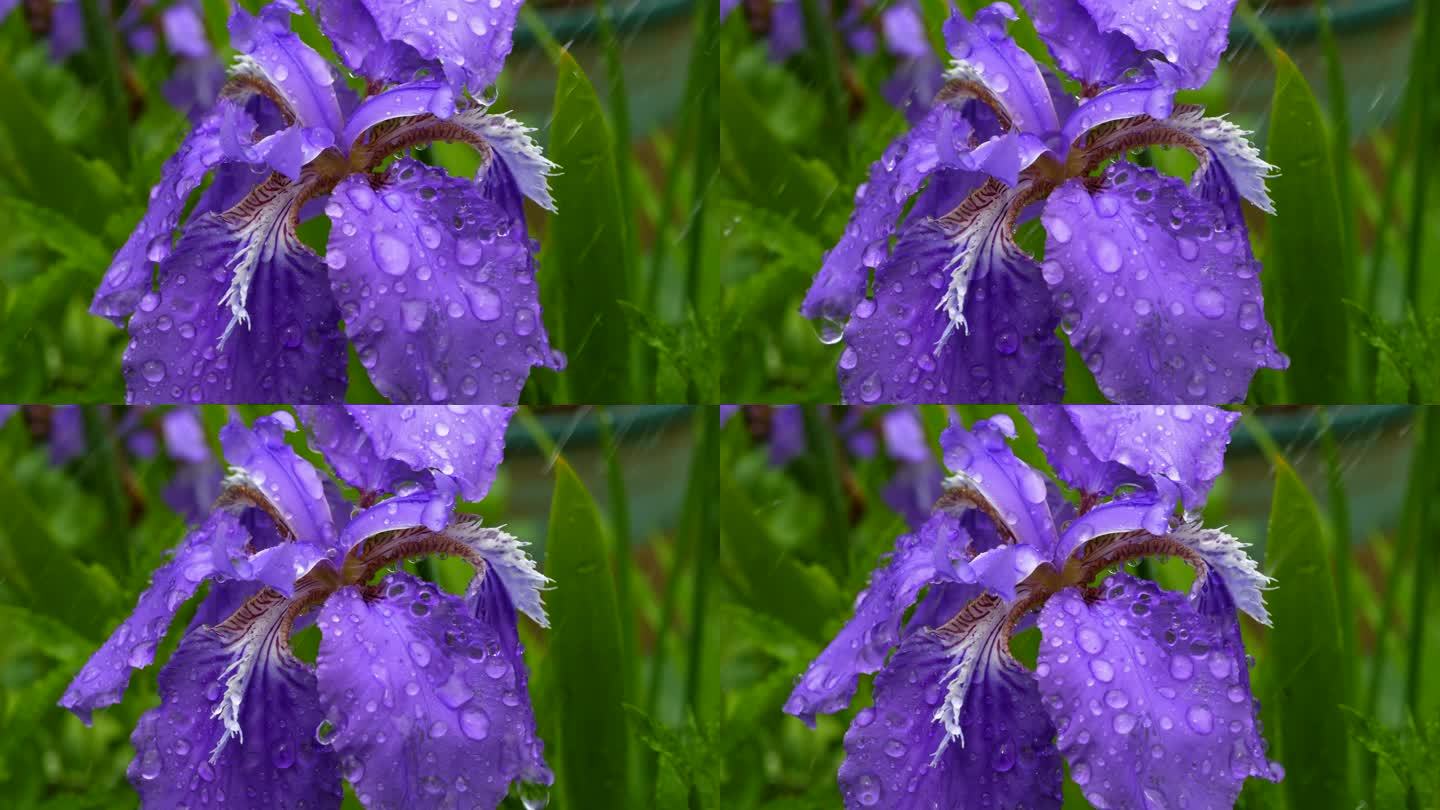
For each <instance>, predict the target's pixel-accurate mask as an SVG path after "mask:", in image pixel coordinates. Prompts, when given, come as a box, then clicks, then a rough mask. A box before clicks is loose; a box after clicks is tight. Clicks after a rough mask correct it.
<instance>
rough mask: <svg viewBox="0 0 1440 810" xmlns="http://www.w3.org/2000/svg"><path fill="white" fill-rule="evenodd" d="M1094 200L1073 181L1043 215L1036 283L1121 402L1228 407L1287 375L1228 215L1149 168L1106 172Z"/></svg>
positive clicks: (1254, 270)
mask: <svg viewBox="0 0 1440 810" xmlns="http://www.w3.org/2000/svg"><path fill="white" fill-rule="evenodd" d="M1105 177H1106V180H1105V185H1104V186H1102V187H1101V188H1100V189H1099V190H1098V191H1096V192H1095V193H1094V194H1091V193H1090V192H1089V191H1087V190H1086V188H1085V185H1084V183H1082V182H1081V181H1079V180H1071V181H1069V182H1068V183H1066V184H1065V185H1063V186H1061V187H1060V188H1058V189H1056V190H1055V192H1054V193H1053V194H1052V195H1051V196H1050V199H1049V201H1048V202H1047V203H1046V206H1045V213H1044V217H1043V218H1044V222H1045V227H1046V230H1047V231H1048V232H1049V238H1048V240H1047V241H1046V249H1045V255H1046V259H1045V264H1044V276H1045V281H1046V283H1048V284H1049V285H1050V288H1051V290H1053V291H1054V293H1055V296H1056V301H1057V302H1058V303H1059V305H1060V307H1061V309H1062V312H1063V315H1062V321H1063V323H1064V325H1065V331H1066V332H1067V333H1069V334H1070V336H1071V342H1072V343H1073V344H1074V346H1075V348H1076V349H1077V350H1078V351H1079V352H1080V354H1081V356H1082V357H1084V358H1085V362H1086V365H1087V366H1088V367H1089V368H1090V370H1091V372H1092V373H1093V374H1094V375H1095V379H1096V381H1097V382H1098V383H1099V384H1100V390H1101V392H1103V393H1104V394H1105V396H1106V397H1108V398H1110V399H1111V400H1114V401H1118V402H1233V401H1238V400H1240V399H1243V398H1244V396H1245V392H1246V391H1247V390H1248V389H1249V385H1250V378H1251V377H1253V376H1254V374H1255V372H1256V371H1257V370H1258V369H1260V368H1277V369H1279V368H1285V367H1286V365H1288V360H1286V358H1285V357H1284V355H1282V354H1280V353H1279V351H1277V350H1276V348H1275V343H1274V338H1273V336H1272V334H1271V331H1270V325H1269V324H1268V323H1267V322H1266V321H1265V318H1264V311H1263V307H1264V300H1263V297H1262V294H1261V289H1260V279H1259V272H1260V266H1259V264H1258V263H1256V262H1255V261H1254V260H1253V259H1251V258H1250V256H1249V254H1248V252H1247V251H1245V250H1244V249H1242V248H1241V247H1239V246H1238V244H1237V240H1236V236H1235V234H1234V233H1233V232H1231V230H1230V228H1229V225H1228V224H1227V222H1226V220H1225V217H1224V214H1223V213H1222V212H1221V211H1220V209H1219V208H1217V207H1216V206H1215V205H1213V204H1211V203H1209V202H1206V201H1205V200H1202V199H1200V198H1198V197H1196V196H1195V195H1193V194H1192V193H1191V192H1190V191H1189V190H1188V189H1187V188H1186V187H1185V184H1184V183H1183V182H1181V181H1179V180H1177V179H1175V178H1170V177H1165V176H1163V175H1160V174H1158V173H1157V172H1155V170H1153V169H1148V168H1140V167H1138V166H1133V165H1131V164H1128V163H1123V162H1121V163H1116V164H1113V165H1112V166H1111V167H1110V169H1108V170H1107V172H1106V175H1105Z"/></svg>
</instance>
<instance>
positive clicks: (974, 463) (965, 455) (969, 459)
mask: <svg viewBox="0 0 1440 810" xmlns="http://www.w3.org/2000/svg"><path fill="white" fill-rule="evenodd" d="M1013 438H1015V423H1014V422H1012V421H1011V420H1010V417H1008V416H1006V415H1004V414H997V415H995V416H992V417H990V418H989V419H982V420H980V421H977V422H976V423H975V424H974V425H973V426H972V427H971V428H970V430H966V429H965V427H964V426H963V425H961V424H960V423H959V421H954V422H952V423H951V425H950V427H948V428H946V429H945V432H944V433H942V434H940V446H941V447H942V448H944V450H945V466H946V467H949V468H950V471H951V473H952V475H951V477H950V478H948V479H946V481H945V495H943V496H942V497H941V500H940V503H939V504H938V507H939V508H943V509H945V510H946V511H948V512H950V513H952V514H956V515H961V514H964V513H965V512H966V511H969V510H971V509H976V510H979V512H981V513H982V514H984V515H985V516H986V517H988V518H989V519H990V522H991V523H992V524H994V526H995V527H996V528H997V529H999V530H1000V531H1001V533H1002V536H1007V537H1008V538H1009V541H1010V542H1012V543H1021V544H1025V545H1029V546H1031V547H1033V548H1034V549H1035V550H1036V551H1038V552H1040V553H1041V554H1042V555H1043V556H1046V557H1048V556H1049V555H1050V553H1051V552H1052V550H1053V549H1054V547H1055V544H1056V542H1057V540H1058V537H1057V536H1056V533H1055V520H1054V517H1053V516H1052V515H1051V514H1050V506H1049V504H1048V502H1047V498H1048V496H1049V491H1048V489H1047V488H1046V486H1045V477H1044V476H1042V475H1041V474H1040V473H1039V472H1037V471H1036V470H1035V469H1034V468H1033V467H1031V466H1030V465H1028V464H1026V463H1025V462H1023V461H1021V460H1020V459H1018V458H1016V457H1015V453H1014V452H1013V451H1011V449H1010V444H1009V441H1008V440H1009V439H1013Z"/></svg>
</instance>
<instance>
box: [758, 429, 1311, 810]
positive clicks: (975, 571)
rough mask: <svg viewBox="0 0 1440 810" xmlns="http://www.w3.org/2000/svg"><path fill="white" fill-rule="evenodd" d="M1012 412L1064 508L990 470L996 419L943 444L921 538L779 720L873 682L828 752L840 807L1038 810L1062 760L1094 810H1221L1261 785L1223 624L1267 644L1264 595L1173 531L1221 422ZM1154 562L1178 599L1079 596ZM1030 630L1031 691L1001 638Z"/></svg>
mask: <svg viewBox="0 0 1440 810" xmlns="http://www.w3.org/2000/svg"><path fill="white" fill-rule="evenodd" d="M1025 413H1026V415H1027V416H1028V418H1029V419H1030V421H1031V423H1032V424H1033V425H1034V427H1035V429H1036V432H1037V433H1038V434H1039V438H1040V446H1041V448H1042V449H1043V450H1044V451H1045V454H1046V456H1047V458H1048V459H1049V460H1050V463H1051V464H1052V465H1053V466H1054V468H1055V469H1056V471H1057V472H1058V474H1059V476H1060V478H1061V479H1062V480H1064V481H1065V482H1066V483H1067V484H1069V485H1070V486H1071V487H1073V488H1074V489H1075V490H1077V491H1078V493H1079V499H1078V500H1079V503H1078V506H1077V505H1076V504H1075V503H1072V502H1071V501H1070V500H1068V499H1066V498H1065V497H1064V496H1063V495H1062V493H1061V490H1060V488H1059V487H1058V486H1057V485H1056V484H1055V482H1053V481H1050V480H1047V479H1046V478H1045V477H1044V476H1043V475H1041V473H1040V472H1038V471H1036V470H1035V469H1033V468H1031V467H1030V466H1029V465H1027V464H1025V463H1024V462H1022V461H1020V460H1019V459H1018V458H1016V457H1015V455H1014V454H1013V453H1012V452H1011V449H1010V447H1009V444H1008V441H1007V440H1008V439H1012V438H1014V436H1015V426H1014V424H1013V423H1012V422H1011V421H1010V419H1009V418H1008V417H1005V416H996V417H992V418H991V419H989V420H984V421H980V422H977V423H975V424H974V425H973V426H972V427H971V429H969V430H966V429H965V428H964V427H963V426H961V425H960V424H959V423H954V424H952V425H951V427H950V428H949V429H947V430H946V431H945V433H944V435H943V436H942V437H941V444H942V446H943V447H944V451H945V463H946V466H948V467H949V468H950V471H951V473H952V474H951V476H950V477H949V478H947V479H946V481H945V493H944V495H942V496H941V498H940V499H939V501H938V502H937V503H936V504H935V508H934V512H933V513H932V515H931V516H930V519H929V520H928V521H927V522H926V523H925V525H924V526H923V527H922V528H921V529H920V530H919V531H917V532H915V533H913V534H907V535H903V536H901V537H900V538H899V539H898V540H897V541H896V547H895V551H894V552H893V553H892V554H891V555H890V557H889V558H888V560H886V561H885V563H884V564H883V565H882V566H881V567H880V568H878V569H876V570H875V572H874V573H873V574H872V575H871V577H870V584H869V587H868V588H867V589H866V590H865V591H864V592H862V593H861V594H860V596H859V598H858V599H857V601H856V603H855V615H854V617H853V618H852V619H851V620H850V622H849V623H848V624H846V625H845V627H844V628H843V629H841V631H840V633H839V634H838V635H837V636H836V637H835V639H834V640H833V641H832V642H831V643H830V645H829V646H828V647H826V648H825V650H824V651H823V652H822V653H821V654H820V656H819V657H818V658H817V659H816V660H815V661H814V662H813V663H812V664H811V665H810V667H809V668H808V669H807V670H806V672H805V674H804V676H803V677H802V678H801V679H800V680H799V681H798V682H797V684H796V686H795V689H794V691H793V692H792V693H791V695H790V699H789V701H788V702H787V703H786V705H785V711H786V712H788V713H790V714H793V715H795V716H797V717H800V718H801V719H803V720H804V721H805V722H807V723H810V724H812V725H813V723H814V719H815V715H816V714H818V713H829V712H836V711H840V710H842V709H844V708H845V707H846V706H847V705H848V704H849V703H850V701H851V699H852V698H853V697H854V695H855V690H856V686H857V682H858V677H859V675H860V674H861V673H873V672H878V673H879V674H878V675H877V676H876V677H875V682H874V687H873V696H874V706H873V707H867V708H865V709H862V710H861V711H860V712H859V713H858V714H857V715H856V716H855V719H854V722H853V723H852V724H851V726H850V730H849V731H848V733H846V735H845V750H846V757H845V760H844V762H843V763H842V764H841V766H840V772H839V782H840V788H841V792H842V794H843V795H844V799H845V804H846V806H847V807H849V808H861V807H876V808H880V807H889V808H898V807H949V808H1002V807H1021V806H1024V807H1032V808H1034V807H1042V808H1043V807H1056V808H1058V807H1060V804H1061V761H1060V760H1061V756H1062V755H1063V756H1064V758H1065V759H1066V760H1067V761H1068V762H1069V764H1070V773H1071V776H1072V778H1073V779H1074V781H1075V782H1076V784H1078V785H1079V786H1080V788H1081V790H1082V791H1083V792H1084V794H1085V796H1086V798H1088V799H1089V800H1090V801H1091V803H1092V804H1094V805H1095V806H1096V807H1206V808H1218V807H1230V806H1232V805H1233V804H1234V802H1235V799H1236V797H1237V796H1238V795H1239V792H1240V788H1241V785H1242V783H1243V782H1244V780H1245V779H1246V778H1248V777H1251V776H1256V777H1260V778H1263V779H1269V780H1272V781H1276V780H1279V779H1280V778H1281V776H1282V774H1283V772H1282V770H1281V768H1280V766H1278V765H1276V764H1274V763H1272V762H1270V761H1269V759H1268V758H1267V757H1266V754H1265V750H1266V746H1265V743H1264V741H1263V740H1262V739H1261V737H1260V731H1259V721H1258V718H1257V711H1258V705H1257V703H1256V701H1255V699H1254V696H1253V694H1252V692H1251V688H1250V675H1249V669H1248V664H1247V660H1246V655H1245V649H1244V647H1243V645H1242V642H1241V636H1240V625H1239V622H1238V614H1237V613H1236V611H1237V609H1238V610H1240V611H1244V612H1245V613H1248V614H1249V615H1250V616H1252V617H1253V618H1255V619H1256V620H1257V621H1259V622H1262V623H1267V624H1268V622H1269V617H1268V615H1267V613H1266V610H1265V605H1264V601H1263V594H1262V592H1263V591H1264V590H1265V589H1267V588H1268V587H1269V586H1270V584H1271V580H1270V579H1269V578H1268V577H1266V576H1265V575H1264V574H1262V573H1261V572H1260V571H1259V569H1258V568H1257V566H1256V564H1255V562H1254V561H1253V560H1252V559H1250V557H1249V556H1248V555H1247V554H1246V552H1245V545H1244V544H1243V543H1241V542H1240V541H1238V540H1237V539H1236V538H1234V537H1232V536H1231V535H1229V534H1226V533H1225V532H1224V531H1221V530H1217V529H1207V528H1205V527H1203V526H1201V525H1200V524H1199V523H1198V521H1196V520H1194V519H1193V518H1190V517H1186V518H1183V519H1182V518H1177V517H1175V516H1174V512H1175V507H1176V506H1177V505H1183V507H1184V510H1185V512H1186V513H1187V514H1189V513H1192V512H1194V511H1195V510H1198V509H1199V507H1200V506H1201V504H1202V503H1203V502H1204V499H1205V495H1206V493H1207V492H1208V491H1209V489H1210V486H1211V484H1212V483H1213V482H1214V480H1215V478H1216V476H1218V475H1219V473H1220V470H1221V465H1222V463H1223V457H1224V452H1225V446H1226V444H1227V443H1228V442H1229V439H1230V430H1231V427H1232V426H1233V425H1234V423H1235V421H1236V419H1237V415H1236V414H1233V413H1227V412H1225V411H1222V410H1218V409H1215V408H1208V407H1203V406H1196V407H1190V406H1183V405H1182V406H1175V407H1173V408H1163V407H1162V408H1151V407H1144V406H1135V407H1129V406H1127V407H1113V406H1079V407H1073V408H1061V407H1059V406H1034V407H1030V408H1028V409H1027V410H1026V411H1025ZM1156 554H1158V555H1170V556H1175V557H1179V558H1181V559H1184V560H1186V561H1187V562H1189V563H1190V564H1191V565H1192V566H1193V567H1194V568H1195V570H1196V572H1197V576H1196V580H1195V586H1194V588H1193V589H1192V590H1191V592H1190V593H1189V594H1183V593H1174V592H1170V591H1165V590H1162V589H1160V588H1159V587H1157V586H1156V585H1155V583H1153V582H1150V581H1148V580H1142V579H1137V578H1135V577H1133V576H1131V575H1129V574H1127V573H1123V572H1119V573H1114V574H1112V575H1110V576H1109V577H1108V578H1107V579H1105V580H1104V581H1103V582H1102V583H1101V584H1100V585H1098V586H1092V585H1091V584H1090V583H1092V582H1094V581H1095V577H1096V576H1097V575H1099V574H1101V573H1102V572H1103V571H1105V570H1106V569H1107V568H1111V567H1119V566H1123V565H1124V564H1125V563H1126V562H1129V561H1132V560H1135V559H1137V558H1139V557H1142V556H1147V555H1156ZM917 600H918V601H917ZM912 603H913V604H915V609H914V613H913V614H912V615H911V616H910V618H909V619H908V620H907V619H906V618H905V616H906V612H907V611H908V610H909V609H910V607H911V605H912ZM1037 611H1038V620H1037V618H1036V615H1035V613H1036V612H1037ZM1037 623H1038V626H1039V628H1040V632H1041V635H1042V640H1041V642H1040V652H1039V658H1038V661H1037V664H1036V666H1035V669H1034V671H1033V672H1032V671H1030V670H1029V669H1027V668H1026V667H1025V666H1024V665H1022V664H1020V663H1019V662H1018V661H1016V659H1015V658H1013V657H1012V655H1011V652H1010V637H1011V635H1012V634H1013V633H1014V632H1016V631H1017V630H1024V629H1027V628H1029V627H1032V626H1035V625H1036V624H1037ZM892 648H894V649H895V652H894V655H893V656H890V657H889V658H888V660H887V655H889V653H890V650H891V649H892Z"/></svg>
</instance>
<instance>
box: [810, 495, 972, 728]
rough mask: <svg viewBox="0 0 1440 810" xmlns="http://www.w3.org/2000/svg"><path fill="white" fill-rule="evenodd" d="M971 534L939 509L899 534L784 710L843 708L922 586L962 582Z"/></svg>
mask: <svg viewBox="0 0 1440 810" xmlns="http://www.w3.org/2000/svg"><path fill="white" fill-rule="evenodd" d="M967 545H968V537H967V536H966V535H965V534H964V532H963V530H961V528H960V525H959V521H958V520H957V519H956V518H955V517H953V516H951V515H947V514H944V513H936V514H934V515H932V516H931V517H930V519H929V520H928V521H926V523H925V525H924V526H923V527H921V529H920V530H919V531H917V532H915V533H914V534H904V535H901V536H900V537H899V538H898V539H897V540H896V541H895V550H894V551H893V552H892V553H891V554H890V555H889V558H888V559H887V560H886V562H885V565H884V566H883V567H879V568H877V569H875V571H874V572H873V573H871V575H870V582H869V584H868V585H867V586H866V588H865V590H864V591H862V592H861V593H860V595H859V596H858V597H857V598H856V600H855V615H854V616H853V617H851V619H850V620H849V621H848V622H846V624H845V626H844V627H843V628H841V630H840V632H839V633H837V634H836V635H835V638H834V639H832V640H831V642H830V644H829V645H827V646H826V647H825V649H824V650H823V651H821V653H820V655H819V656H817V657H816V658H815V660H814V661H813V662H811V663H810V666H808V667H807V668H806V669H805V674H804V675H803V676H802V677H801V678H800V679H799V680H798V681H797V682H796V684H795V688H794V690H793V691H792V692H791V693H790V698H789V700H787V701H786V703H785V712H786V713H787V714H793V715H795V716H796V717H799V718H800V719H801V720H804V721H805V722H806V723H807V724H808V725H811V726H813V725H814V724H815V715H817V714H830V713H833V712H838V711H841V710H842V709H844V708H845V707H846V706H848V705H849V704H850V699H851V698H853V697H854V696H855V688H856V685H857V684H858V682H859V676H860V674H861V673H869V672H876V671H878V670H879V669H880V667H881V666H883V665H884V663H885V657H886V655H888V654H889V652H890V650H891V648H893V647H894V646H895V645H896V644H898V643H900V635H901V634H900V629H901V620H902V618H903V617H904V614H905V611H906V610H908V609H909V608H910V606H911V605H912V604H914V602H915V600H916V597H917V596H918V595H919V593H920V590H921V589H922V588H925V587H926V586H927V585H931V584H934V583H938V582H946V581H949V582H962V581H963V580H962V578H961V573H960V571H961V569H962V568H963V567H964V566H965V563H964V555H965V549H966V546H967Z"/></svg>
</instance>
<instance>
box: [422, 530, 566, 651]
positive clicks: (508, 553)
mask: <svg viewBox="0 0 1440 810" xmlns="http://www.w3.org/2000/svg"><path fill="white" fill-rule="evenodd" d="M444 533H445V534H446V535H448V536H450V537H452V538H454V539H455V540H458V541H460V542H462V543H464V544H465V545H466V546H468V547H469V548H471V549H474V550H475V551H476V552H477V553H478V554H479V555H480V556H481V557H483V558H484V559H485V563H486V568H487V571H486V576H488V575H489V574H490V573H491V572H493V573H494V574H495V575H497V576H499V577H500V581H501V582H503V583H504V584H505V590H506V592H508V593H509V595H510V600H511V601H512V602H514V603H515V608H516V609H517V610H519V611H520V612H521V613H524V614H525V615H526V616H529V617H530V618H532V619H534V620H535V623H536V624H538V625H540V626H541V627H549V626H550V619H549V617H548V616H546V615H545V605H544V602H543V601H542V599H541V596H540V594H541V592H543V591H546V590H549V585H550V578H549V577H547V576H545V575H544V574H542V573H540V571H539V570H537V569H536V568H535V561H534V560H533V559H531V558H530V555H529V554H527V553H526V551H525V548H526V546H528V545H529V543H527V542H525V541H524V540H521V539H520V538H518V537H516V536H514V535H513V534H510V533H509V532H506V531H505V530H504V529H503V528H497V527H493V526H483V525H481V524H480V522H479V521H461V522H458V523H456V524H455V525H453V526H451V527H449V528H447V529H446V530H445V532H444Z"/></svg>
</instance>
